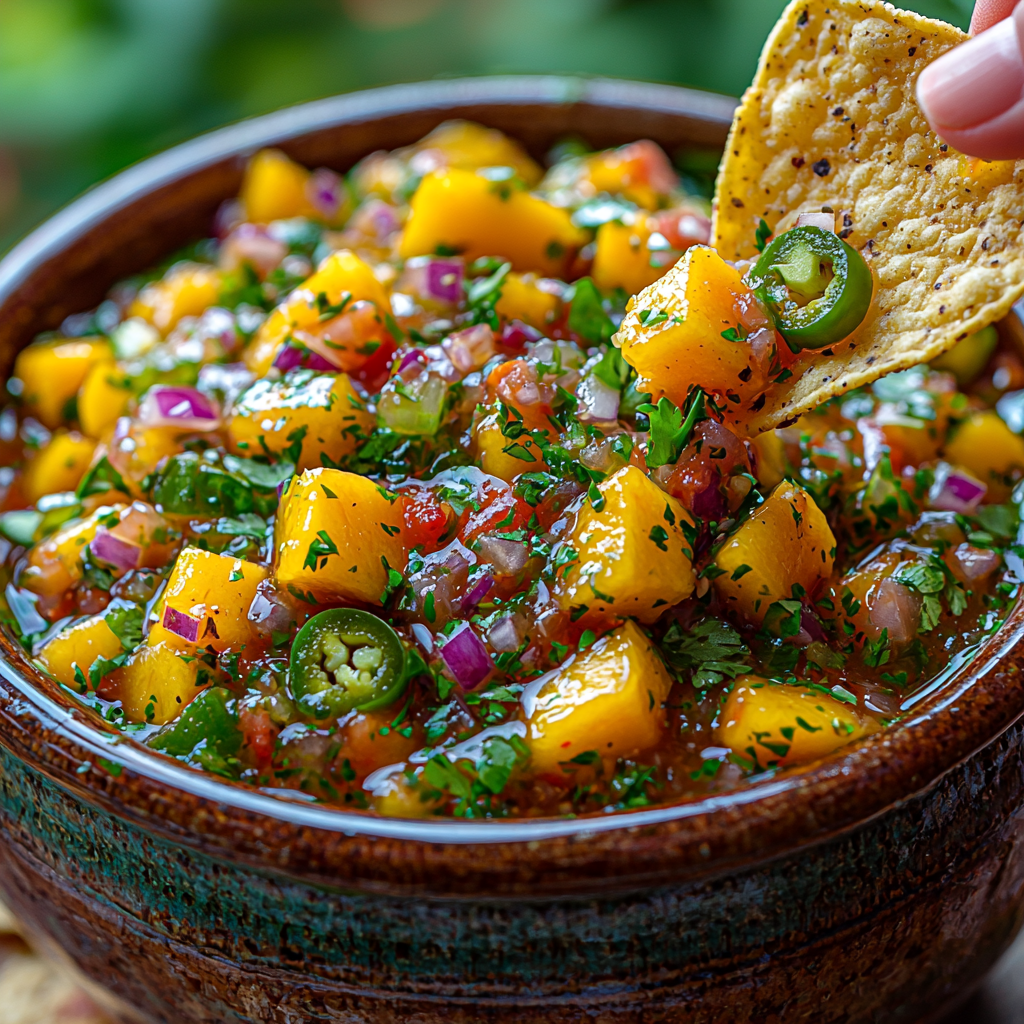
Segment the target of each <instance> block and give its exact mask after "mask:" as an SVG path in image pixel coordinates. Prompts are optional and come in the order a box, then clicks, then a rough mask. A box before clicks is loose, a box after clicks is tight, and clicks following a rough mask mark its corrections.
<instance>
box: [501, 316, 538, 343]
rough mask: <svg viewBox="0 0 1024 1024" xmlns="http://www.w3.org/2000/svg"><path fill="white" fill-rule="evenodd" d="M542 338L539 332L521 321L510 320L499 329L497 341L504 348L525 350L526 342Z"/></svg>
mask: <svg viewBox="0 0 1024 1024" xmlns="http://www.w3.org/2000/svg"><path fill="white" fill-rule="evenodd" d="M542 337H543V335H542V334H541V333H540V331H538V330H536V329H535V328H533V327H530V326H529V325H528V324H524V323H523V322H522V320H510V321H509V322H508V323H507V324H505V326H504V327H503V328H502V329H501V335H500V336H499V338H498V341H500V342H501V344H502V345H504V346H505V348H513V349H516V350H519V349H522V348H525V347H526V343H527V342H528V341H540V339H541V338H542Z"/></svg>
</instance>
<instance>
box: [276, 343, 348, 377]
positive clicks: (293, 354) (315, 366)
mask: <svg viewBox="0 0 1024 1024" xmlns="http://www.w3.org/2000/svg"><path fill="white" fill-rule="evenodd" d="M274 366H275V367H277V369H279V370H280V371H281V372H282V373H287V372H288V371H289V370H294V369H295V368H296V367H297V366H301V367H303V368H304V369H306V370H326V371H329V372H333V371H334V370H336V369H337V367H336V366H334V365H333V364H332V363H329V362H327V360H326V359H324V357H323V356H322V355H320V353H319V352H314V351H313V350H312V349H311V348H304V347H300V346H298V345H283V346H282V347H281V351H280V352H278V353H277V358H276V359H275V360H274Z"/></svg>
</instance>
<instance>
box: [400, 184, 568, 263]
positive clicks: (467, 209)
mask: <svg viewBox="0 0 1024 1024" xmlns="http://www.w3.org/2000/svg"><path fill="white" fill-rule="evenodd" d="M586 241H587V238H586V235H585V234H584V233H583V232H582V231H581V230H580V229H579V228H577V227H574V226H573V223H572V219H571V218H570V216H569V213H568V212H567V211H566V210H563V209H560V208H559V207H557V206H552V205H551V204H550V203H549V202H547V201H546V200H544V199H541V198H540V197H539V196H535V195H533V194H532V193H530V192H527V191H525V190H524V188H523V186H522V184H521V183H519V182H517V181H515V180H514V179H511V178H502V177H496V176H495V175H494V174H491V175H488V174H487V173H486V172H476V171H464V170H459V169H456V168H452V169H450V170H447V171H442V172H435V173H434V174H428V175H427V177H425V178H424V179H423V183H422V184H421V185H420V187H419V188H418V189H417V190H416V194H415V195H414V196H413V198H412V203H411V210H410V214H409V221H408V223H407V224H406V227H405V231H404V232H403V234H402V241H401V246H400V249H401V255H402V257H403V258H405V259H408V258H409V257H410V256H425V255H430V254H432V253H436V252H448V253H459V254H461V255H462V256H464V257H465V258H466V259H467V260H475V259H477V258H478V257H480V256H503V257H504V258H505V259H508V260H510V261H511V263H512V268H513V269H514V270H518V271H524V272H525V271H530V270H532V271H535V272H536V273H539V274H543V275H545V276H548V277H554V276H558V275H560V274H563V273H564V272H565V268H566V267H567V266H568V265H569V263H570V262H571V260H572V258H573V256H574V255H575V254H576V251H577V250H578V249H580V248H581V247H582V246H583V245H585V244H586Z"/></svg>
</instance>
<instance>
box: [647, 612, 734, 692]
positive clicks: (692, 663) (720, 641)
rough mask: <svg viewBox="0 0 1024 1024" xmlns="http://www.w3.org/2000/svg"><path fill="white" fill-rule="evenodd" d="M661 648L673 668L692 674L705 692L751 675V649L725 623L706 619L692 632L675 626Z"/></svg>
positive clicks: (694, 683) (664, 639) (698, 685)
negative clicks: (749, 673)
mask: <svg viewBox="0 0 1024 1024" xmlns="http://www.w3.org/2000/svg"><path fill="white" fill-rule="evenodd" d="M660 647H661V652H662V654H663V656H664V658H665V661H666V662H668V664H669V666H670V667H671V668H672V669H674V670H675V671H676V672H677V673H678V674H683V673H690V675H691V677H692V681H693V685H694V686H695V687H697V688H698V689H701V690H704V689H707V688H708V687H711V686H714V685H716V684H717V683H720V682H722V680H723V679H726V678H729V679H735V678H736V676H739V675H743V673H744V672H750V671H751V665H750V649H749V648H748V647H747V645H746V644H745V643H744V642H743V638H742V637H741V636H740V634H739V632H738V631H737V630H736V628H735V627H734V626H732V625H730V624H729V623H728V622H725V621H723V620H721V619H714V618H707V619H704V620H702V621H701V622H698V623H697V624H696V625H695V626H692V627H691V628H690V629H689V630H684V629H683V627H682V626H681V625H680V624H679V623H678V622H673V623H672V624H671V625H670V626H669V628H668V629H667V630H666V631H665V635H664V636H663V637H662V639H661V644H660Z"/></svg>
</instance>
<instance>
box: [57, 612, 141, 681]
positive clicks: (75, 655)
mask: <svg viewBox="0 0 1024 1024" xmlns="http://www.w3.org/2000/svg"><path fill="white" fill-rule="evenodd" d="M120 653H121V641H120V640H119V639H118V638H117V636H116V634H115V633H114V632H113V631H112V630H111V628H110V627H109V626H108V625H107V621H106V619H105V618H104V617H103V616H102V615H91V616H89V618H87V619H82V620H81V621H80V622H76V623H74V625H71V626H68V627H67V629H62V630H61V631H60V632H59V633H58V634H57V635H56V636H55V637H53V639H52V640H49V641H47V643H46V646H45V647H44V648H43V649H42V650H41V651H40V652H39V660H40V662H42V665H43V668H45V669H46V671H47V672H49V673H50V675H52V676H53V677H54V678H55V679H57V680H59V681H60V682H62V683H63V684H64V685H65V686H71V687H74V688H75V689H78V688H79V687H80V685H81V683H80V682H79V681H78V680H76V678H75V669H76V668H78V669H79V670H80V671H81V674H82V676H83V677H84V678H85V679H86V680H88V678H89V669H90V668H91V667H92V664H93V662H94V661H95V660H96V659H97V658H113V657H114V656H115V655H118V654H120Z"/></svg>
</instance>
